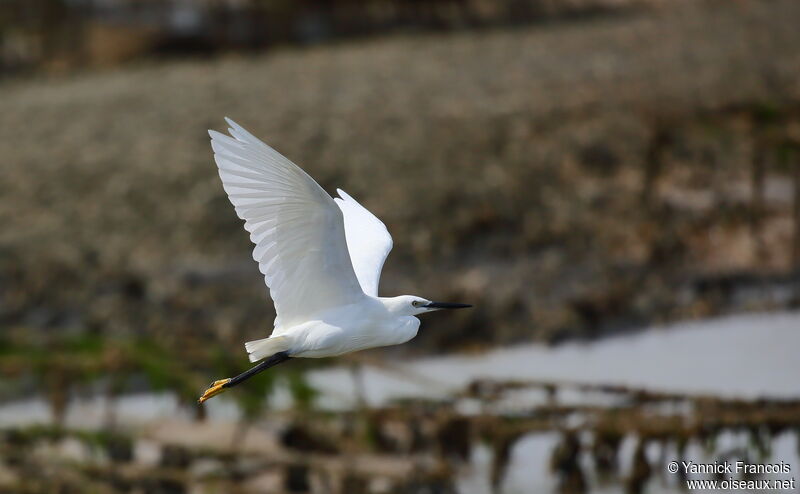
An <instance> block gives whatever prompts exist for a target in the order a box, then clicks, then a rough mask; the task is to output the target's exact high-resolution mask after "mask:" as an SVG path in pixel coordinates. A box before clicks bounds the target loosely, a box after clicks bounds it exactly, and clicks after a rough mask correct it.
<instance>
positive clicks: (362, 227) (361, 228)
mask: <svg viewBox="0 0 800 494" xmlns="http://www.w3.org/2000/svg"><path fill="white" fill-rule="evenodd" d="M336 192H338V193H339V197H341V199H340V198H339V197H337V198H336V199H334V200H335V201H336V204H337V205H338V206H339V208H341V210H342V213H344V231H345V234H346V236H347V248H348V250H349V251H350V262H351V263H352V264H353V269H354V270H355V272H356V276H357V277H358V282H359V283H360V284H361V289H362V290H364V293H366V294H367V295H372V296H373V297H377V296H378V284H379V283H380V280H381V269H383V263H384V261H386V256H388V255H389V251H390V250H392V236H391V235H390V234H389V230H387V229H386V225H384V224H383V222H382V221H381V220H379V219H378V218H377V217H376V216H375V215H374V214H372V213H370V212H369V210H367V208H365V207H364V206H362V205H361V204H359V203H358V201H356V200H355V199H353V198H352V197H350V195H349V194H348V193H347V192H345V191H343V190H342V189H336Z"/></svg>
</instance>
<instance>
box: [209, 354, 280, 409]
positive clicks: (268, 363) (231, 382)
mask: <svg viewBox="0 0 800 494" xmlns="http://www.w3.org/2000/svg"><path fill="white" fill-rule="evenodd" d="M290 358H291V357H290V356H289V354H288V353H286V352H278V353H276V354H275V355H273V356H271V357H269V358H268V359H266V360H264V361H263V362H261V363H260V364H258V365H256V366H254V367H253V368H251V369H248V370H246V371H244V372H242V373H241V374H239V375H238V376H236V377H232V378H230V379H220V380H219V381H214V382H213V383H212V384H211V386H210V387H209V388H208V389H207V390H206V392H205V393H203V396H201V397H200V399H199V400H198V401H199V402H200V403H204V402H205V401H206V400H208V399H209V398H211V397H212V396H216V395H218V394H220V393H222V392H223V391H225V390H226V389H228V388H232V387H233V386H236V385H237V384H240V383H242V382H244V381H246V380H248V379H250V378H251V377H253V376H255V375H256V374H258V373H259V372H261V371H263V370H266V369H269V368H270V367H274V366H276V365H278V364H280V363H281V362H286V361H287V360H289V359H290Z"/></svg>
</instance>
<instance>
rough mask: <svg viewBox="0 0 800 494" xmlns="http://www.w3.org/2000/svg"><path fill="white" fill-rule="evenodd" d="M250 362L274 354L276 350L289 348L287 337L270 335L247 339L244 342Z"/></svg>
mask: <svg viewBox="0 0 800 494" xmlns="http://www.w3.org/2000/svg"><path fill="white" fill-rule="evenodd" d="M244 347H245V349H246V350H247V356H248V358H249V359H250V362H258V361H259V360H261V359H263V358H266V357H269V356H270V355H275V354H276V353H278V352H285V351H286V350H288V349H289V338H287V337H286V336H270V337H269V338H262V339H260V340H253V341H248V342H247V343H245V344H244Z"/></svg>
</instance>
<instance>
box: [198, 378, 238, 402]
mask: <svg viewBox="0 0 800 494" xmlns="http://www.w3.org/2000/svg"><path fill="white" fill-rule="evenodd" d="M228 381H230V379H220V380H219V381H214V382H213V383H211V386H210V387H209V388H208V389H207V390H206V392H205V393H203V396H201V397H200V399H199V400H197V402H198V403H203V402H204V401H206V400H207V399H209V398H211V397H212V396H217V395H218V394H220V393H222V392H223V391H226V390H227V388H223V386H224V385H225V384H227V383H228Z"/></svg>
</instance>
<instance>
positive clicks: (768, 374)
mask: <svg viewBox="0 0 800 494" xmlns="http://www.w3.org/2000/svg"><path fill="white" fill-rule="evenodd" d="M798 349H800V312H789V313H778V314H750V315H739V316H732V317H726V318H720V319H713V320H707V321H700V322H692V323H681V324H675V325H671V326H665V327H654V328H649V329H647V330H645V331H642V332H639V333H631V334H627V335H622V336H618V337H615V338H610V339H605V340H600V341H595V342H588V343H569V344H564V345H561V346H558V347H554V348H553V347H547V346H543V345H538V344H528V345H519V346H516V347H511V348H500V349H496V350H493V351H490V352H487V353H485V354H480V355H469V356H464V355H455V356H441V357H431V358H425V359H419V360H414V361H410V362H395V363H392V364H391V369H382V368H375V367H371V366H362V371H361V382H362V385H361V388H360V389H363V392H364V396H363V398H364V400H365V401H366V402H367V403H368V404H369V405H373V406H377V405H383V404H386V403H388V402H390V401H391V400H394V399H397V398H409V397H424V398H438V397H445V396H448V395H449V394H451V393H452V392H455V391H458V390H460V389H463V387H464V386H465V385H467V384H468V383H469V382H471V381H472V380H474V379H476V378H494V379H498V380H504V379H519V380H524V379H529V380H537V381H542V380H544V381H554V382H565V383H594V384H619V385H626V386H632V387H637V388H645V389H648V390H652V391H668V392H680V393H687V394H695V393H696V394H709V395H714V396H722V397H741V398H748V399H752V398H758V397H770V398H800V379H799V378H800V358H797V351H798ZM308 378H309V382H310V384H311V385H312V386H313V387H315V388H316V389H318V390H319V391H320V392H321V394H320V396H319V398H318V403H317V404H318V406H320V407H323V408H328V409H347V408H350V407H352V406H354V405H355V404H356V402H357V396H356V391H355V390H356V388H357V387H356V386H355V380H354V377H353V373H352V370H351V369H350V368H347V367H334V368H329V369H323V370H316V371H313V372H310V373H309V376H308ZM556 399H557V400H558V402H559V403H560V404H579V403H580V404H596V405H601V406H608V405H612V404H613V398H612V397H609V396H608V395H604V394H602V393H593V392H585V391H580V390H578V389H575V388H570V387H565V388H563V389H561V388H560V389H559V391H558V394H557V396H556ZM545 400H547V396H545V393H543V392H542V391H541V390H539V389H533V390H524V391H519V392H514V393H510V394H509V396H508V397H507V398H505V399H504V400H503V401H502V402H501V403H500V404H499V405H498V407H499V408H500V409H502V410H503V411H506V412H507V411H509V410H510V411H513V410H514V408H515V407H520V408H529V407H530V406H531V405H535V404H543V403H544V402H545ZM609 400H612V401H609ZM271 403H273V405H274V406H275V407H277V408H288V407H290V406H291V399H290V398H289V394H288V392H287V391H286V389H285V388H281V387H280V386H279V387H278V390H277V391H276V392H275V395H274V396H273V397H272V401H271ZM109 406H112V407H114V410H115V411H116V422H117V423H118V424H121V425H124V426H129V427H147V426H148V425H153V424H156V423H158V422H160V421H171V422H173V423H178V422H181V423H186V424H187V425H188V424H189V423H190V422H191V414H190V412H189V411H188V410H186V409H185V408H184V407H181V406H180V404H179V402H178V400H176V399H175V397H174V396H173V395H171V394H170V393H144V394H135V395H125V396H122V397H120V398H119V399H117V400H115V401H114V402H113V403H108V402H106V401H105V400H103V399H101V398H85V397H82V398H81V397H76V398H75V399H74V400H72V402H71V405H70V408H69V410H68V413H67V416H66V425H68V426H70V427H76V428H97V427H100V425H101V424H103V418H104V417H105V416H106V414H107V407H109ZM458 406H459V409H460V411H462V413H470V407H471V404H470V402H469V401H468V400H464V401H463V402H462V403H459V405H458ZM208 418H209V421H210V422H213V423H223V422H233V421H235V420H236V419H237V418H238V411H237V408H236V406H235V405H234V404H233V402H232V401H230V400H228V399H226V397H225V396H224V395H223V396H222V397H221V398H219V399H215V400H212V401H211V402H209V406H208ZM49 421H50V415H49V409H48V407H47V404H46V403H45V401H44V400H43V399H41V398H30V399H26V400H19V401H14V402H10V403H5V404H3V405H0V427H4V428H5V427H14V426H25V425H31V424H39V423H49ZM559 439H560V435H559V434H558V433H556V432H544V433H536V434H528V435H526V436H524V437H523V438H522V439H521V440H519V441H518V442H517V443H516V444H515V445H514V447H513V449H512V455H511V460H510V463H509V467H508V470H507V474H506V476H505V478H504V481H503V489H502V491H503V492H504V493H508V494H516V493H527V492H553V489H554V486H555V478H554V477H553V475H552V474H551V473H550V472H549V462H550V456H551V454H552V451H553V448H554V447H555V446H556V444H557V443H558V441H559ZM747 441H748V438H747V437H746V435H739V436H737V435H736V434H734V433H727V432H726V433H723V435H722V436H720V437H719V438H718V445H722V446H725V447H729V448H730V447H734V446H736V445H738V444H741V445H743V446H746V445H747ZM797 441H798V439H797V436H796V434H794V433H783V434H781V435H780V436H778V437H776V438H775V439H774V440H773V441H772V445H771V452H770V455H769V458H768V459H769V460H771V461H780V460H783V461H786V462H788V463H790V464H791V465H792V467H793V472H792V475H793V476H796V473H795V472H796V469H797V468H798V467H800V459H799V458H798V453H797V452H798V444H797ZM634 444H635V438H631V437H628V438H626V440H625V443H624V444H623V445H622V448H621V451H620V458H621V460H622V462H621V469H622V472H623V473H625V472H627V471H628V470H629V469H630V458H631V457H632V448H633V447H634V446H633V445H634ZM626 448H627V449H626ZM661 454H662V453H661V452H659V451H648V455H649V458H650V460H651V462H653V463H654V464H657V463H658V461H659V458H661V459H662V460H663V458H664V457H663V456H659V455H661ZM673 455H674V453H673ZM666 456H667V457H669V453H667V454H666ZM685 456H686V457H685V458H680V459H693V460H695V461H702V460H703V459H706V460H708V459H713V458H711V457H709V456H708V453H706V452H705V451H704V449H703V448H701V446H700V445H699V444H694V443H691V444H690V446H689V448H688V449H687V452H686V454H685ZM676 459H677V458H676ZM583 460H585V461H586V462H590V460H589V459H588V458H584V459H582V461H583ZM491 462H492V453H491V450H490V449H489V448H487V447H486V446H482V445H477V446H475V447H474V448H473V451H472V458H471V461H470V462H469V464H468V465H467V466H465V467H464V468H462V470H461V471H460V472H459V474H458V487H459V490H460V492H463V493H466V494H485V493H486V494H488V493H489V492H490V491H491V489H490V486H489V480H488V479H489V476H490V474H489V472H490V468H491ZM585 470H586V471H587V472H590V477H591V472H593V469H592V467H591V465H590V464H587V466H586V469H585ZM676 484H677V483H676V479H675V477H674V476H670V475H669V474H666V473H665V474H664V475H656V476H655V477H654V478H653V479H652V480H651V481H650V484H649V485H648V491H647V492H650V493H669V492H676V493H677V492H683V491H682V490H681V489H680V486H678V485H676ZM592 485H597V484H596V482H594V481H592ZM592 492H603V493H609V494H610V493H617V492H622V489H621V487H620V486H619V485H618V484H616V485H614V484H612V485H608V486H601V487H598V488H595V489H594V490H592Z"/></svg>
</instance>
